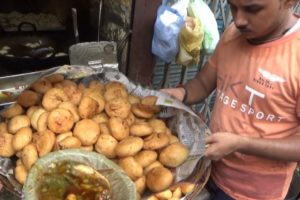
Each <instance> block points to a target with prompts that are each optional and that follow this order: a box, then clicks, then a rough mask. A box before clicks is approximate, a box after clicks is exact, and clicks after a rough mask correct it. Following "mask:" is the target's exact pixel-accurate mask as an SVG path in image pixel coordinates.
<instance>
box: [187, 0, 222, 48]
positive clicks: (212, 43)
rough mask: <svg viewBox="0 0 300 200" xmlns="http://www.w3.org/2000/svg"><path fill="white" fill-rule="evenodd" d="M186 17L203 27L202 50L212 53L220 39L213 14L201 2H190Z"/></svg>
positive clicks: (199, 0) (200, 0)
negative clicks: (196, 20) (194, 18)
mask: <svg viewBox="0 0 300 200" xmlns="http://www.w3.org/2000/svg"><path fill="white" fill-rule="evenodd" d="M187 11H188V15H189V16H191V17H196V18H198V19H199V20H200V22H201V23H202V25H203V27H204V40H203V50H204V51H205V52H206V53H209V54H210V53H212V52H213V51H214V50H215V48H216V46H217V44H218V42H219V39H220V35H219V31H218V25H217V21H216V19H215V16H214V14H213V12H212V11H211V10H210V8H209V7H208V5H207V4H206V3H205V2H204V1H203V0H190V3H189V6H188V9H187Z"/></svg>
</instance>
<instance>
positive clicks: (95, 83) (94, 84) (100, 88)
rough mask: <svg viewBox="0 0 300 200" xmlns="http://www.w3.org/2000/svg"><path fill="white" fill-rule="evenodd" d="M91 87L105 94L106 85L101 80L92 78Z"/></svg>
mask: <svg viewBox="0 0 300 200" xmlns="http://www.w3.org/2000/svg"><path fill="white" fill-rule="evenodd" d="M88 87H89V88H93V89H96V90H97V91H99V92H100V94H104V90H105V87H104V85H103V84H102V83H100V82H99V81H97V80H92V81H91V82H90V83H89V86H88Z"/></svg>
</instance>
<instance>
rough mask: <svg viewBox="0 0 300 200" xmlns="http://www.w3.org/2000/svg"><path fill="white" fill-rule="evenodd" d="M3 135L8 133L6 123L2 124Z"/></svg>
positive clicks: (0, 128) (0, 124)
mask: <svg viewBox="0 0 300 200" xmlns="http://www.w3.org/2000/svg"><path fill="white" fill-rule="evenodd" d="M2 133H8V130H7V123H6V122H0V134H2Z"/></svg>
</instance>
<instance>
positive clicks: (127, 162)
mask: <svg viewBox="0 0 300 200" xmlns="http://www.w3.org/2000/svg"><path fill="white" fill-rule="evenodd" d="M118 164H119V166H120V167H121V168H122V169H123V170H124V171H125V173H126V174H127V175H128V176H129V177H130V178H131V180H133V181H135V180H136V179H138V178H139V177H141V176H143V168H142V166H140V165H139V164H138V163H137V162H136V161H135V160H134V158H133V157H126V158H121V159H120V160H119V162H118Z"/></svg>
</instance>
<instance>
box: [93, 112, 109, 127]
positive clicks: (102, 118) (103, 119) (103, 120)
mask: <svg viewBox="0 0 300 200" xmlns="http://www.w3.org/2000/svg"><path fill="white" fill-rule="evenodd" d="M92 120H94V122H96V123H98V124H101V123H106V122H108V116H107V114H106V113H105V112H102V113H99V114H97V115H95V116H94V117H93V118H92Z"/></svg>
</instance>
